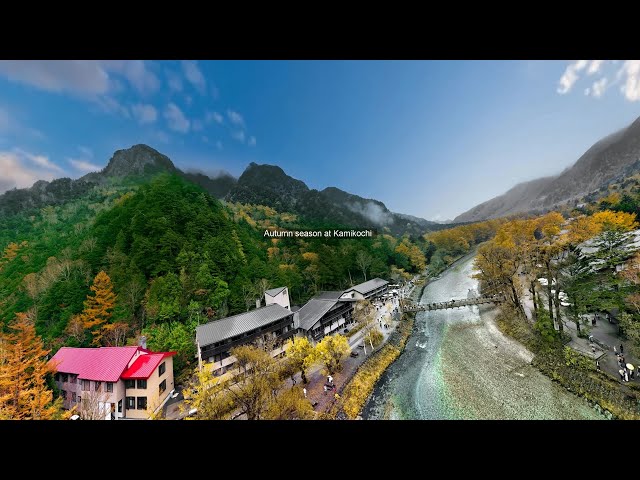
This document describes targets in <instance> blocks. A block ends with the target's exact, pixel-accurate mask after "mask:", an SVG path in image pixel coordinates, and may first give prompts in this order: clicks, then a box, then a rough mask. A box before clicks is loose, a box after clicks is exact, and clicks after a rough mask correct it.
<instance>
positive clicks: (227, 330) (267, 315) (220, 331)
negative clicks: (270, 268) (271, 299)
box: [196, 303, 291, 347]
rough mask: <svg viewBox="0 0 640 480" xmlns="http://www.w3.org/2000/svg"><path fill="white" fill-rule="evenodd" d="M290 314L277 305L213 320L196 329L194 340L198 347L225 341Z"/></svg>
mask: <svg viewBox="0 0 640 480" xmlns="http://www.w3.org/2000/svg"><path fill="white" fill-rule="evenodd" d="M288 315H291V312H290V311H289V310H287V309H286V308H284V307H283V306H281V305H278V304H277V303H274V304H272V305H267V306H266V307H260V308H256V309H255V310H251V311H250V312H246V313H240V314H238V315H233V316H232V317H227V318H221V319H220V320H214V321H212V322H209V323H205V324H204V325H198V326H197V327H196V339H197V340H198V344H199V345H200V347H203V346H205V345H211V344H212V343H216V342H219V341H221V340H226V339H228V338H231V337H235V336H236V335H240V334H242V333H245V332H248V331H250V330H253V329H254V328H259V327H262V326H264V325H268V324H270V323H273V322H277V321H278V320H282V319H283V318H285V317H286V316H288Z"/></svg>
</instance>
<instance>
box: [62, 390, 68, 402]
mask: <svg viewBox="0 0 640 480" xmlns="http://www.w3.org/2000/svg"><path fill="white" fill-rule="evenodd" d="M60 393H61V395H62V399H63V400H66V399H67V391H66V390H62V391H61V392H60Z"/></svg>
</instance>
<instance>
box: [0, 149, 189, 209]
mask: <svg viewBox="0 0 640 480" xmlns="http://www.w3.org/2000/svg"><path fill="white" fill-rule="evenodd" d="M163 171H167V172H175V173H182V172H180V171H179V170H178V169H177V168H176V167H175V165H174V164H173V162H172V161H171V160H170V159H169V157H167V156H166V155H163V154H162V153H160V152H158V151H157V150H155V149H153V148H151V147H149V146H147V145H134V146H132V147H131V148H127V149H124V150H117V151H116V152H115V153H114V154H113V156H112V157H111V159H110V160H109V163H108V164H107V166H106V167H105V168H103V169H102V170H101V171H99V172H91V173H88V174H86V175H84V176H83V177H80V178H78V179H77V180H72V179H71V178H57V179H55V180H52V181H51V182H47V181H45V180H39V181H37V182H36V183H34V184H33V186H31V188H21V189H15V188H14V189H13V190H8V191H6V192H5V193H4V194H2V195H0V215H10V214H14V213H18V212H20V211H22V210H27V209H32V208H42V207H44V206H47V205H60V204H62V203H65V202H67V201H69V200H72V199H75V198H78V197H80V196H82V195H84V194H86V193H87V192H88V191H89V190H90V189H91V188H93V187H94V186H96V185H102V184H106V183H108V181H109V179H110V178H115V177H141V176H151V175H153V174H155V173H158V172H163Z"/></svg>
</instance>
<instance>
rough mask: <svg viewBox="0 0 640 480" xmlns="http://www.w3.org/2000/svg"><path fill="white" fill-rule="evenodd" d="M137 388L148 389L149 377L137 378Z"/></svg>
mask: <svg viewBox="0 0 640 480" xmlns="http://www.w3.org/2000/svg"><path fill="white" fill-rule="evenodd" d="M136 388H137V389H138V390H146V389H147V379H146V378H139V379H138V380H136Z"/></svg>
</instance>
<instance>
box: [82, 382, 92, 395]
mask: <svg viewBox="0 0 640 480" xmlns="http://www.w3.org/2000/svg"><path fill="white" fill-rule="evenodd" d="M84 382H87V388H85V383H84ZM82 391H83V392H90V391H91V380H82Z"/></svg>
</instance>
